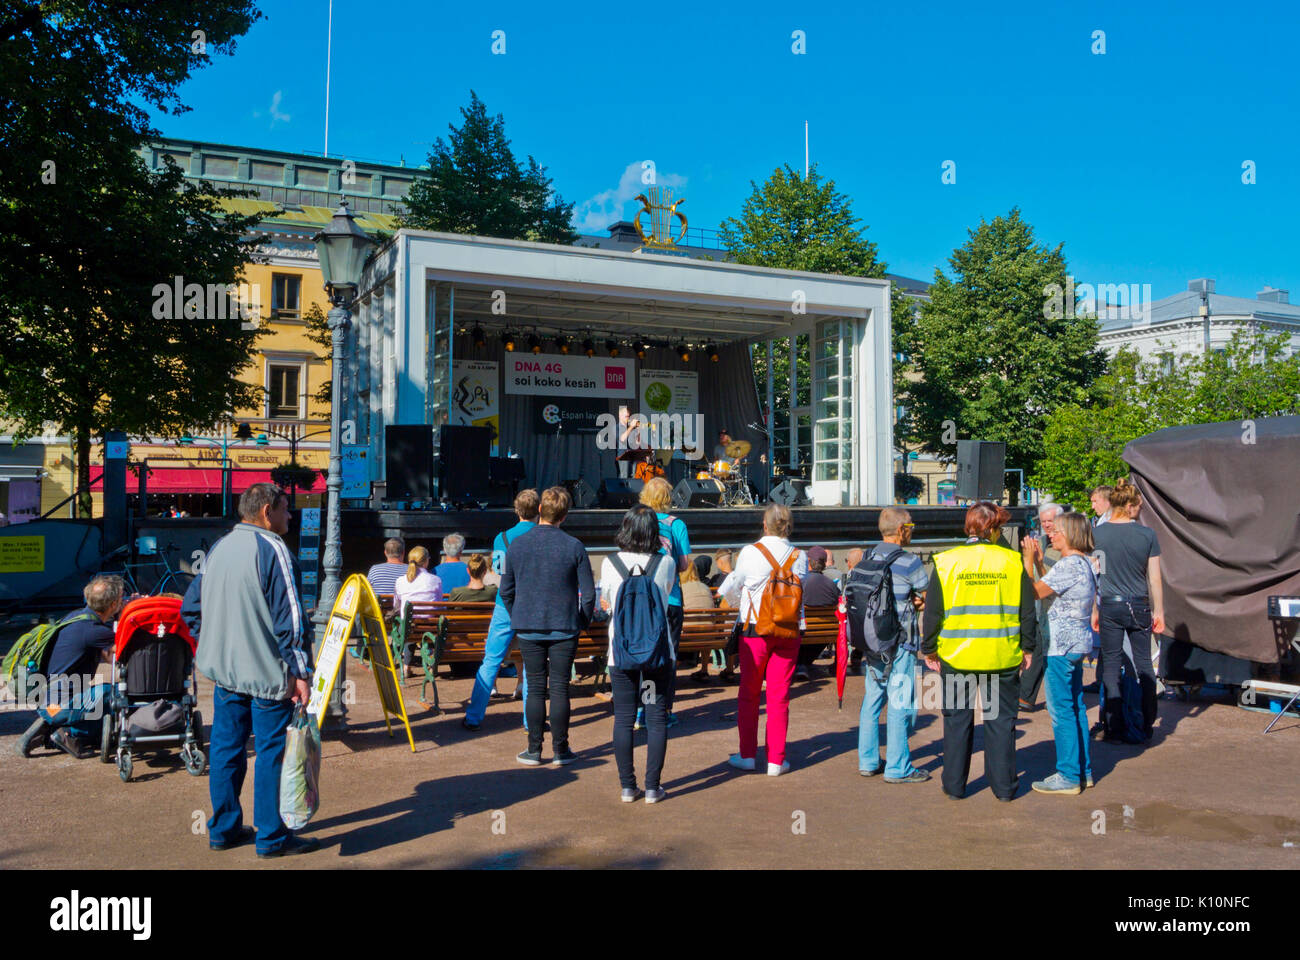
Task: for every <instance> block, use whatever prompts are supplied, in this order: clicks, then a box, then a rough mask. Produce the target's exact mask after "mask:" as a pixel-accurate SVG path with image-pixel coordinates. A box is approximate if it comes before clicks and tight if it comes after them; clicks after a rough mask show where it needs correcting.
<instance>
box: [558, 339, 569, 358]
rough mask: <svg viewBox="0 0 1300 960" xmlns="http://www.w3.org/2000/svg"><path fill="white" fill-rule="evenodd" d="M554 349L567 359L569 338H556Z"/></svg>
mask: <svg viewBox="0 0 1300 960" xmlns="http://www.w3.org/2000/svg"><path fill="white" fill-rule="evenodd" d="M555 349H556V350H559V351H560V353H562V354H564V355H565V356H566V357H567V356H568V355H569V338H568V337H565V336H559V337H556V338H555Z"/></svg>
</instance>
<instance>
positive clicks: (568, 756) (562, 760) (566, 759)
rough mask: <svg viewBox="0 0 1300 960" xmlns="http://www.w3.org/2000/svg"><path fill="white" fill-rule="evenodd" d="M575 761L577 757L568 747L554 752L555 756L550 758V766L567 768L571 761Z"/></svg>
mask: <svg viewBox="0 0 1300 960" xmlns="http://www.w3.org/2000/svg"><path fill="white" fill-rule="evenodd" d="M577 759H578V755H577V754H576V753H574V752H573V751H572V750H570V749H569V748H568V747H565V748H564V749H563V750H556V751H555V756H554V757H552V758H551V766H553V767H567V766H568V765H569V764H571V763H573V761H574V760H577Z"/></svg>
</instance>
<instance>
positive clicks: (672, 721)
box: [664, 712, 677, 730]
mask: <svg viewBox="0 0 1300 960" xmlns="http://www.w3.org/2000/svg"><path fill="white" fill-rule="evenodd" d="M675 726H677V714H675V713H671V712H670V713H669V714H668V719H667V720H666V721H665V722H664V729H665V730H669V729H672V728H673V727H675Z"/></svg>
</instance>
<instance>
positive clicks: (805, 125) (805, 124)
mask: <svg viewBox="0 0 1300 960" xmlns="http://www.w3.org/2000/svg"><path fill="white" fill-rule="evenodd" d="M330 2H331V3H333V2H334V0H330ZM803 178H804V179H805V180H807V179H808V121H807V120H805V121H804V122H803Z"/></svg>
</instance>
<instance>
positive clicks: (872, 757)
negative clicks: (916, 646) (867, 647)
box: [858, 647, 916, 779]
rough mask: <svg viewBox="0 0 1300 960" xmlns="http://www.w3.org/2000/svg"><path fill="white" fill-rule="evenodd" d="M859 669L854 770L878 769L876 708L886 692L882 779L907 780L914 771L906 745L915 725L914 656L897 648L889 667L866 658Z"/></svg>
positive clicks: (878, 723) (878, 742)
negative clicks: (860, 682)
mask: <svg viewBox="0 0 1300 960" xmlns="http://www.w3.org/2000/svg"><path fill="white" fill-rule="evenodd" d="M862 665H863V667H865V668H866V669H865V670H863V672H862V673H863V683H864V688H863V697H862V712H861V713H860V714H859V715H858V769H859V770H879V769H880V708H881V706H882V705H883V704H884V702H885V690H886V688H888V690H889V713H888V715H887V717H886V721H885V736H886V742H885V776H887V777H890V778H893V777H898V778H900V779H901V778H903V777H906V776H910V775H911V774H912V773H913V772H914V771H915V770H916V768H915V767H913V766H912V752H911V750H909V749H908V745H907V738H908V737H910V736H911V735H912V727H913V725H914V724H915V723H916V653H915V652H913V651H911V650H904V649H902V648H901V647H900V648H899V649H898V650H897V652H896V653H895V655H894V660H893V662H892V663H888V664H882V663H880V662H878V661H875V660H873V659H872V658H871V657H870V656H866V657H863V658H862Z"/></svg>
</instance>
